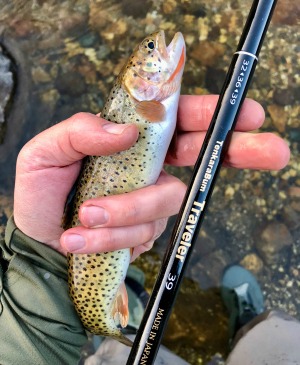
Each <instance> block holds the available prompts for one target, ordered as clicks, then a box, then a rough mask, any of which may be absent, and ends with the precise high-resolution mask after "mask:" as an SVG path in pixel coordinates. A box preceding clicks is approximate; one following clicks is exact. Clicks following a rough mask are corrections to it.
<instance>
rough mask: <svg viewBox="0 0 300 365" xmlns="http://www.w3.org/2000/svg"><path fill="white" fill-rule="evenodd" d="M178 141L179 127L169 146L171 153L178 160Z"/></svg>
mask: <svg viewBox="0 0 300 365" xmlns="http://www.w3.org/2000/svg"><path fill="white" fill-rule="evenodd" d="M177 143H178V132H177V128H175V131H174V134H173V137H172V139H171V143H170V146H169V154H170V155H171V156H172V157H173V158H175V159H176V160H177V158H178V157H177Z"/></svg>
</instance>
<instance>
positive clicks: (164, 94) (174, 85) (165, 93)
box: [156, 79, 180, 100]
mask: <svg viewBox="0 0 300 365" xmlns="http://www.w3.org/2000/svg"><path fill="white" fill-rule="evenodd" d="M179 87H180V82H178V80H176V79H175V80H172V81H170V82H167V83H165V84H164V85H163V86H162V87H161V88H160V90H159V92H158V93H157V95H156V98H157V99H158V100H164V99H166V98H168V97H169V96H170V95H172V94H174V93H175V92H176V91H177V90H178V88H179Z"/></svg>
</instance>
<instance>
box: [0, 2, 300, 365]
mask: <svg viewBox="0 0 300 365" xmlns="http://www.w3.org/2000/svg"><path fill="white" fill-rule="evenodd" d="M251 3H252V2H251V1H250V0H243V1H242V0H228V1H225V0H216V1H214V2H207V1H203V0H195V1H192V0H177V1H176V0H164V1H163V0H144V1H136V0H124V1H117V0H109V1H106V0H98V1H97V0H90V1H88V0H77V1H76V0H60V1H58V0H48V1H47V0H11V1H9V2H7V1H5V0H0V9H1V10H0V225H1V228H0V233H1V234H2V235H3V232H4V227H5V224H6V221H7V218H8V217H9V216H10V215H11V213H12V208H13V198H12V197H13V185H14V172H15V162H16V157H17V154H18V151H19V150H20V148H21V147H22V146H23V145H24V143H26V141H28V140H29V139H30V138H31V137H33V136H34V135H35V134H37V133H38V132H40V131H42V130H43V129H45V128H47V127H49V126H51V125H53V124H55V123H57V122H59V121H61V120H63V119H65V118H68V117H69V116H71V115H72V114H74V113H76V112H79V111H88V112H92V113H98V112H99V111H101V109H102V107H103V105H104V102H105V98H106V97H107V95H108V93H109V90H110V88H111V86H112V83H113V81H114V79H115V77H116V76H117V75H118V73H119V71H120V69H121V67H122V65H123V64H124V62H125V61H126V59H127V57H128V56H129V55H130V53H131V51H132V49H133V48H134V47H135V46H136V44H137V43H139V42H140V41H141V40H142V39H143V38H144V37H145V36H146V35H148V34H150V33H152V32H154V31H155V30H157V29H159V28H160V29H164V30H165V32H166V35H167V41H168V39H169V40H170V39H171V38H172V37H173V35H174V33H175V32H177V31H181V32H182V33H183V35H184V37H185V41H186V46H187V63H186V67H185V72H184V76H183V82H182V93H183V94H199V95H200V94H217V93H219V92H220V88H221V86H222V83H223V81H224V77H225V74H226V71H227V68H228V65H229V63H230V60H231V57H232V54H233V52H234V51H235V49H236V47H237V43H238V40H239V37H240V34H241V31H242V28H243V25H244V23H245V20H246V18H247V15H248V12H249V10H250V7H251ZM299 15H300V5H299V3H298V2H296V1H292V0H279V1H278V4H277V8H276V10H275V13H274V16H273V19H272V22H271V25H270V27H269V30H268V33H267V36H266V39H265V42H264V45H263V47H262V50H261V53H260V59H259V63H258V66H257V69H256V72H255V75H254V79H253V82H252V85H251V87H250V90H249V92H248V97H252V98H254V99H256V100H257V101H258V102H260V103H261V104H262V105H263V107H264V109H265V112H266V121H265V123H264V125H263V127H262V129H261V130H262V131H271V132H273V133H277V134H278V135H280V136H282V137H284V138H285V139H286V141H287V142H288V144H289V146H290V148H291V152H292V155H291V160H290V163H289V165H288V166H287V167H286V168H285V169H284V170H282V171H280V172H269V171H250V170H244V171H239V170H235V169H225V168H224V169H222V170H221V174H220V177H219V179H218V181H217V184H216V188H215V190H214V194H213V197H212V200H211V204H210V207H209V211H208V214H207V215H206V218H205V220H204V223H203V228H202V230H201V234H200V236H199V239H198V243H197V246H196V247H195V250H194V252H193V254H192V258H191V260H190V263H189V267H188V269H187V272H186V277H185V279H184V282H183V285H182V287H181V290H180V295H179V296H178V299H177V302H176V306H175V309H174V311H173V314H172V316H171V319H170V321H169V326H168V330H167V333H166V335H165V338H164V343H165V344H166V345H167V346H168V347H169V348H170V349H172V350H173V351H175V352H176V353H178V354H179V355H180V356H182V357H183V358H185V359H186V360H187V361H188V362H189V363H191V364H195V365H196V364H210V365H212V364H222V363H223V360H224V359H225V358H226V354H227V352H228V332H227V314H226V312H225V309H224V307H223V304H222V302H221V299H220V293H219V285H220V278H221V276H222V272H223V270H224V268H225V267H226V266H228V265H229V264H231V263H239V264H241V265H243V266H244V267H246V268H248V269H250V270H251V271H252V272H254V273H255V274H256V276H257V278H258V280H259V282H260V283H261V285H262V288H263V291H264V294H265V298H266V305H267V307H272V308H280V309H283V310H286V311H287V312H288V313H290V314H291V315H294V316H296V317H298V318H299V319H300V247H299V244H300V174H299V172H300V159H299V149H300V128H299V126H300V121H299V98H300V91H299V84H300V82H299V62H300V57H299V50H300V43H299V19H300V17H299ZM168 170H169V171H170V172H171V173H173V174H175V175H177V176H178V177H180V178H181V179H182V180H183V181H185V182H186V183H188V181H189V178H190V174H191V171H192V168H191V167H188V168H171V167H168ZM173 225H174V218H172V219H170V222H169V225H168V229H167V231H166V232H165V233H164V235H163V236H162V237H161V238H159V240H158V241H157V242H156V244H155V246H154V249H153V250H152V251H151V253H147V254H145V255H143V256H142V257H141V258H140V259H138V261H137V262H136V264H137V265H138V266H139V267H141V268H142V269H143V270H144V271H145V273H146V277H147V281H146V285H147V289H148V290H149V292H150V291H151V288H152V285H153V283H154V280H155V274H156V273H157V272H158V270H159V268H160V265H161V260H162V257H163V254H164V252H165V249H166V245H167V243H168V240H169V237H170V233H171V230H172V227H173ZM86 355H87V350H84V352H83V356H86Z"/></svg>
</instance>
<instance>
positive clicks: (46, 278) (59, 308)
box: [0, 218, 86, 365]
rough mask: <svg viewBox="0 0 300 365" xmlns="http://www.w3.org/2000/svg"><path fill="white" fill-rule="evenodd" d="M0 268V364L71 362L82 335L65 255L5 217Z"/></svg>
mask: <svg viewBox="0 0 300 365" xmlns="http://www.w3.org/2000/svg"><path fill="white" fill-rule="evenodd" d="M0 247H1V251H2V255H1V267H0V344H1V345H0V363H1V365H17V364H24V365H29V364H30V365H44V364H45V365H46V364H47V365H48V364H49V365H53V364H55V365H73V364H74V365H75V364H77V363H78V361H79V358H80V349H81V347H82V346H83V345H84V343H85V342H86V334H85V331H84V329H83V327H82V325H81V322H80V320H79V318H78V316H77V314H76V312H75V309H74V306H73V304H72V302H71V300H70V298H69V295H68V284H67V264H66V258H65V257H64V256H63V255H61V254H59V253H58V252H56V251H54V250H52V249H51V248H49V247H47V246H45V245H44V244H41V243H40V242H37V241H35V240H33V239H31V238H29V237H28V236H26V235H25V234H23V233H22V232H21V231H20V230H18V229H17V227H16V226H15V224H14V221H13V219H12V218H11V219H10V220H9V221H8V224H7V227H6V233H5V241H4V242H3V241H2V242H0Z"/></svg>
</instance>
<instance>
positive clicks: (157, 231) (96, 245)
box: [60, 219, 166, 253]
mask: <svg viewBox="0 0 300 365" xmlns="http://www.w3.org/2000/svg"><path fill="white" fill-rule="evenodd" d="M165 226H166V219H162V220H157V221H155V222H150V223H144V224H140V225H135V226H128V227H116V228H86V227H74V228H70V229H68V230H67V231H65V232H64V233H63V234H62V236H61V239H60V242H61V245H62V247H63V249H64V250H66V251H67V252H73V253H96V252H106V251H116V250H121V249H124V248H131V247H136V246H138V245H142V244H144V243H147V242H151V241H154V240H155V239H156V238H157V237H159V236H160V235H161V234H162V232H163V230H164V229H165Z"/></svg>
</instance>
